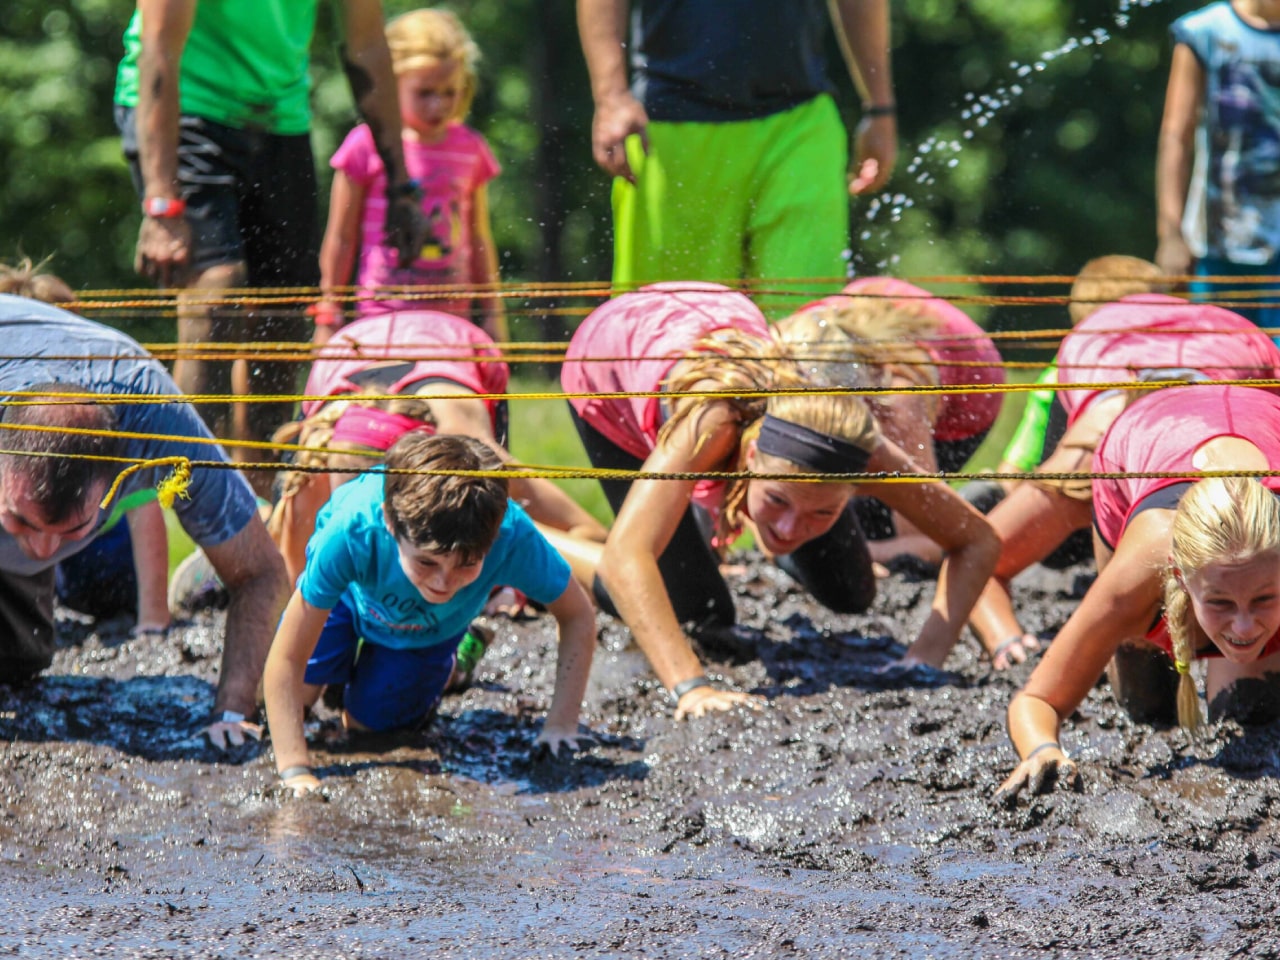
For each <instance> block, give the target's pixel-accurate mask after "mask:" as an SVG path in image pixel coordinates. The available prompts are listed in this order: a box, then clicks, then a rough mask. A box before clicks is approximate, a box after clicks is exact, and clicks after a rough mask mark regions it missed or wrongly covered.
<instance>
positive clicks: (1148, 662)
mask: <svg viewBox="0 0 1280 960" xmlns="http://www.w3.org/2000/svg"><path fill="white" fill-rule="evenodd" d="M1107 679H1108V680H1109V681H1110V683H1111V692H1112V694H1113V695H1114V696H1115V698H1116V702H1117V703H1119V704H1120V706H1121V707H1123V708H1124V710H1125V712H1126V713H1128V714H1129V716H1130V717H1132V718H1133V719H1134V720H1137V721H1138V722H1139V723H1155V724H1169V725H1172V724H1174V723H1176V722H1177V719H1178V709H1177V696H1178V671H1177V670H1176V669H1174V666H1173V662H1172V661H1171V660H1170V659H1169V658H1168V657H1167V656H1166V655H1165V654H1164V652H1163V651H1161V650H1157V649H1156V648H1155V647H1138V646H1122V647H1120V648H1119V649H1118V650H1117V651H1116V653H1115V656H1114V657H1112V658H1111V663H1109V664H1108V665H1107Z"/></svg>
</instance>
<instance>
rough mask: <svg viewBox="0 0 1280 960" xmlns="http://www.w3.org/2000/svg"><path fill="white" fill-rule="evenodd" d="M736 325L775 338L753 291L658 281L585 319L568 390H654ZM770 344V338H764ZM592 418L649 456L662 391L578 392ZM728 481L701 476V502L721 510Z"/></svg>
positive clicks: (567, 364) (564, 372)
mask: <svg viewBox="0 0 1280 960" xmlns="http://www.w3.org/2000/svg"><path fill="white" fill-rule="evenodd" d="M725 329H734V330H740V331H742V332H743V333H747V334H750V335H752V336H755V337H759V338H760V340H761V341H768V340H769V325H768V323H767V322H766V320H765V318H764V315H763V314H762V313H761V312H760V311H759V309H758V308H757V307H756V305H755V304H754V303H752V302H751V301H750V300H749V299H748V298H747V297H745V296H743V295H742V294H740V293H737V292H735V291H733V290H730V289H729V288H728V287H723V286H720V285H719V284H713V283H693V282H689V283H683V282H668V283H656V284H652V285H650V286H646V287H641V288H640V289H639V290H636V291H635V292H633V293H624V294H622V295H621V296H619V297H615V298H614V299H612V300H608V301H606V302H605V303H603V304H601V305H600V306H599V307H597V308H596V309H595V310H593V311H592V312H591V314H590V315H589V316H588V317H587V318H586V319H585V320H583V321H582V324H581V325H580V326H579V327H578V329H577V331H576V332H575V333H574V335H573V339H572V340H570V341H569V348H568V350H567V351H566V352H565V359H564V366H563V367H562V368H561V371H560V383H561V385H562V386H563V387H564V390H565V392H566V393H620V392H628V391H653V390H658V389H660V388H661V384H662V381H663V380H664V379H665V378H666V377H667V375H668V374H669V373H670V372H671V368H672V367H673V366H675V364H676V361H678V360H680V359H681V358H682V357H685V356H687V355H688V353H689V350H690V348H691V347H692V346H693V345H694V344H695V343H697V342H698V341H699V340H701V339H702V338H703V337H705V336H707V335H708V334H711V333H713V332H715V331H716V330H725ZM762 347H763V344H762ZM569 402H570V403H571V404H573V408H574V409H575V410H576V411H577V412H578V415H579V416H581V417H582V419H583V420H584V421H586V422H587V423H588V424H590V425H591V426H592V427H594V428H595V429H596V430H599V431H600V433H602V434H604V436H605V437H607V438H608V439H609V440H610V441H612V442H613V443H615V444H617V445H618V446H619V447H621V448H622V449H623V450H625V451H626V452H627V453H629V454H631V455H632V456H634V457H638V458H640V459H641V460H644V459H646V458H648V456H649V454H650V453H652V452H653V448H654V446H655V445H656V444H657V440H658V431H659V430H660V429H661V427H662V423H663V420H664V418H663V416H662V406H661V401H660V400H659V398H657V397H626V398H612V399H601V398H573V399H570V401H569ZM722 493H723V484H720V483H708V482H705V481H704V482H700V483H699V484H698V485H697V488H696V489H695V492H694V501H695V502H696V503H699V504H701V505H703V506H706V507H707V508H708V509H712V510H714V509H715V507H716V506H717V505H718V501H719V499H720V496H721V495H722Z"/></svg>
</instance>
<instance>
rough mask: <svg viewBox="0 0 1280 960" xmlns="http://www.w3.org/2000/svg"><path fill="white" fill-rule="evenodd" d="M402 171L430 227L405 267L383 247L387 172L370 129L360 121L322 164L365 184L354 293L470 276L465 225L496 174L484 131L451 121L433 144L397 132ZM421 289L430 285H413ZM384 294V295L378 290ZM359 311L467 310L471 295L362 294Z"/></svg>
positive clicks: (468, 231) (462, 280)
mask: <svg viewBox="0 0 1280 960" xmlns="http://www.w3.org/2000/svg"><path fill="white" fill-rule="evenodd" d="M404 162H405V166H406V167H407V168H408V170H409V176H411V177H413V178H414V179H416V180H417V181H418V182H419V184H421V186H422V194H423V196H422V210H423V213H425V214H426V216H427V223H428V225H429V231H428V234H427V241H426V243H425V244H424V245H423V247H422V250H421V252H420V255H419V257H418V259H417V260H416V261H414V263H413V265H412V266H411V267H409V268H408V269H405V270H401V269H400V268H399V267H398V266H397V265H396V263H397V254H396V251H395V250H394V249H393V248H391V247H388V246H387V245H386V233H385V231H384V229H383V225H384V223H385V221H386V216H387V198H386V181H387V176H386V170H385V169H384V168H383V165H382V159H381V158H380V157H379V156H378V151H377V149H376V147H375V145H374V141H373V134H372V133H371V132H370V131H369V127H368V126H367V125H365V124H361V125H360V126H358V127H356V128H355V129H354V130H352V131H351V133H349V134H348V135H347V138H346V140H344V141H343V142H342V146H340V147H339V148H338V151H337V152H336V153H335V154H334V155H333V159H332V160H330V161H329V165H330V166H332V167H333V168H334V169H335V170H341V171H342V172H343V173H345V174H346V175H347V176H348V177H350V178H351V181H352V182H353V183H355V184H358V185H359V186H360V187H361V188H363V190H364V195H365V197H364V210H363V211H362V212H361V220H360V268H359V276H358V279H357V283H358V284H359V286H360V287H361V288H363V289H362V290H361V296H363V297H368V296H371V291H372V290H373V289H374V288H377V287H386V286H406V285H414V286H424V285H440V284H463V285H467V284H470V283H471V282H472V280H473V276H474V275H473V272H472V269H473V264H472V262H471V261H472V258H471V227H472V211H473V200H474V197H475V193H476V191H477V190H479V189H480V188H481V187H483V186H484V185H485V184H486V183H488V182H489V181H490V180H492V179H493V178H494V177H496V176H497V175H498V174H499V173H500V172H501V169H502V168H501V167H499V166H498V161H497V160H495V159H494V156H493V152H492V151H491V150H490V149H489V145H488V144H487V143H486V142H485V139H484V137H482V136H481V135H480V134H479V133H477V132H476V131H474V130H472V129H471V128H470V127H467V126H464V125H463V124H461V123H454V124H450V126H449V129H448V132H447V133H446V134H445V138H444V140H442V141H441V142H440V143H420V142H418V141H416V140H411V139H409V138H408V137H406V138H404ZM418 292H422V293H426V292H429V291H425V290H423V291H418ZM383 296H384V297H385V296H386V295H385V294H384V295H383ZM358 310H359V313H360V315H361V316H370V315H372V314H375V313H385V312H387V311H388V310H440V311H443V312H445V313H454V314H457V315H458V316H461V317H467V316H470V311H471V298H470V297H461V296H454V297H450V298H448V299H440V300H436V299H432V300H425V299H424V300H414V301H406V300H395V299H377V300H373V299H362V300H361V301H360V303H359V306H358Z"/></svg>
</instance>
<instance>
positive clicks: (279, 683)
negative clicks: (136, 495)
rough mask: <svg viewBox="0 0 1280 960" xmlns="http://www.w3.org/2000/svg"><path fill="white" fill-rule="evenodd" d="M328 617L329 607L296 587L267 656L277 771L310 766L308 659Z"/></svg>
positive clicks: (268, 698) (265, 690) (266, 688)
mask: <svg viewBox="0 0 1280 960" xmlns="http://www.w3.org/2000/svg"><path fill="white" fill-rule="evenodd" d="M328 617H329V611H328V610H321V609H319V608H318V607H313V606H311V604H309V603H307V602H306V601H305V600H303V599H302V593H301V592H300V591H296V590H295V591H294V593H293V596H292V597H291V598H290V599H289V605H288V606H287V607H286V608H285V611H284V616H283V617H282V618H281V620H280V629H279V630H277V631H276V636H275V640H274V641H273V642H272V644H271V652H270V654H269V655H268V656H267V665H266V670H265V671H264V673H263V677H262V691H263V695H264V697H265V698H266V702H267V728H268V729H269V730H270V731H271V745H272V749H273V750H274V751H275V755H276V771H277V772H283V771H285V770H288V769H290V768H291V767H309V766H310V765H311V758H310V756H309V755H308V753H307V740H306V737H305V736H304V735H303V730H302V724H303V717H304V714H305V712H306V707H307V697H306V679H305V678H306V672H307V660H308V659H310V657H311V655H312V653H314V652H315V649H316V643H317V642H318V641H319V639H320V633H321V631H322V630H323V629H324V624H325V621H326V620H327V619H328Z"/></svg>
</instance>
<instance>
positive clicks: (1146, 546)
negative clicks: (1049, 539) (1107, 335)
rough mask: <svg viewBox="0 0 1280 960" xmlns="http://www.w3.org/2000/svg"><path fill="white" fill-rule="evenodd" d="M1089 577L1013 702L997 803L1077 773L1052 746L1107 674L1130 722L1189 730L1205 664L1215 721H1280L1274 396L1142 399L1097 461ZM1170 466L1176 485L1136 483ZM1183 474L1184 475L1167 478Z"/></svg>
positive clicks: (1239, 392)
mask: <svg viewBox="0 0 1280 960" xmlns="http://www.w3.org/2000/svg"><path fill="white" fill-rule="evenodd" d="M1094 469H1095V470H1096V471H1097V472H1099V473H1123V474H1126V476H1124V477H1123V478H1121V479H1095V480H1094V481H1093V503H1094V518H1095V519H1094V546H1095V551H1096V553H1097V559H1098V570H1099V573H1098V579H1097V580H1096V581H1095V582H1094V584H1093V586H1091V587H1090V588H1089V591H1088V593H1086V594H1085V597H1084V599H1083V600H1082V601H1081V603H1080V606H1079V607H1078V608H1077V609H1076V611H1075V613H1073V614H1072V615H1071V618H1070V619H1069V620H1068V621H1067V623H1066V624H1065V625H1064V626H1063V628H1062V630H1061V631H1060V632H1059V633H1058V636H1057V638H1056V639H1055V640H1054V642H1053V643H1052V644H1051V645H1050V647H1049V651H1048V653H1046V654H1045V656H1044V658H1043V659H1042V660H1041V662H1040V663H1039V664H1038V665H1037V667H1036V669H1035V671H1034V672H1033V673H1032V674H1031V678H1030V679H1029V680H1028V681H1027V685H1026V686H1025V687H1024V688H1023V689H1022V690H1021V691H1019V693H1018V694H1017V695H1016V696H1015V697H1014V699H1013V701H1012V702H1011V703H1010V705H1009V735H1010V737H1011V738H1012V739H1013V743H1014V746H1015V747H1016V748H1017V751H1018V755H1019V757H1020V758H1021V762H1020V763H1019V764H1018V767H1017V769H1015V770H1014V772H1013V773H1012V774H1011V775H1010V776H1009V777H1008V778H1007V779H1006V780H1005V781H1004V783H1003V784H1002V785H1001V788H1000V792H999V794H998V795H997V796H998V797H1002V798H1009V799H1011V798H1013V797H1015V796H1016V795H1017V794H1018V793H1019V792H1020V791H1021V790H1023V789H1024V788H1029V790H1030V792H1032V793H1038V792H1040V791H1042V790H1044V789H1046V788H1049V787H1051V786H1052V784H1053V783H1054V782H1055V780H1058V781H1061V780H1071V779H1074V778H1075V774H1076V769H1075V764H1074V763H1073V762H1072V761H1071V760H1070V759H1069V758H1068V756H1067V754H1066V753H1065V752H1064V751H1063V749H1062V747H1061V744H1060V742H1059V732H1060V728H1061V725H1062V720H1063V719H1064V718H1065V717H1069V716H1071V714H1072V713H1073V712H1074V711H1075V709H1076V707H1078V706H1079V704H1080V703H1081V702H1082V701H1083V700H1084V698H1085V697H1086V696H1087V695H1088V693H1089V691H1090V690H1091V689H1092V688H1093V686H1094V685H1095V684H1096V683H1097V681H1098V679H1099V677H1100V676H1101V675H1102V673H1103V672H1104V671H1105V672H1106V673H1107V675H1108V678H1109V679H1110V682H1111V689H1112V691H1113V692H1114V694H1115V697H1116V699H1117V700H1118V701H1119V702H1120V704H1121V705H1122V706H1123V707H1125V709H1126V710H1127V711H1128V712H1129V713H1130V714H1131V715H1132V716H1133V717H1134V719H1136V720H1140V721H1151V720H1155V721H1160V722H1171V721H1172V720H1173V719H1174V716H1175V707H1176V716H1177V719H1178V720H1179V721H1180V722H1181V723H1182V724H1183V725H1184V726H1187V727H1190V728H1194V727H1195V726H1197V725H1198V723H1199V714H1200V708H1199V703H1198V700H1197V697H1196V691H1195V683H1194V681H1193V679H1192V677H1191V667H1192V664H1193V663H1194V662H1195V660H1197V659H1202V658H1203V659H1206V660H1208V661H1209V662H1208V664H1207V670H1206V675H1205V676H1206V681H1205V690H1206V694H1207V698H1208V701H1209V712H1210V716H1211V717H1212V718H1214V719H1216V718H1219V717H1227V716H1229V717H1233V718H1235V719H1237V720H1239V721H1240V722H1242V723H1257V722H1267V721H1269V720H1271V719H1274V718H1275V717H1276V716H1277V715H1280V501H1277V495H1280V477H1274V476H1268V477H1264V478H1262V480H1261V482H1259V481H1258V480H1250V479H1243V478H1239V477H1229V478H1225V479H1224V478H1218V477H1208V478H1205V479H1203V480H1195V479H1194V474H1195V473H1197V472H1215V473H1218V472H1229V471H1232V470H1240V471H1267V470H1280V397H1276V396H1275V395H1274V394H1272V393H1270V392H1268V391H1264V390H1259V389H1254V388H1248V387H1224V386H1212V385H1206V386H1199V387H1174V388H1168V389H1165V390H1161V391H1158V392H1155V393H1152V394H1149V395H1148V396H1145V397H1143V398H1142V399H1140V400H1137V401H1135V402H1134V403H1133V405H1132V406H1130V407H1129V408H1128V409H1127V410H1125V412H1124V413H1122V414H1121V415H1120V416H1119V417H1117V419H1116V421H1115V423H1114V424H1113V425H1112V427H1111V429H1110V430H1109V431H1108V432H1107V434H1106V436H1105V437H1103V439H1102V442H1101V443H1100V444H1099V446H1098V448H1097V450H1096V452H1095V454H1094ZM1150 473H1166V474H1175V476H1165V477H1140V476H1133V474H1150ZM1179 473H1183V474H1190V475H1191V476H1192V477H1193V479H1189V480H1184V479H1180V478H1178V477H1177V476H1176V474H1179Z"/></svg>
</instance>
